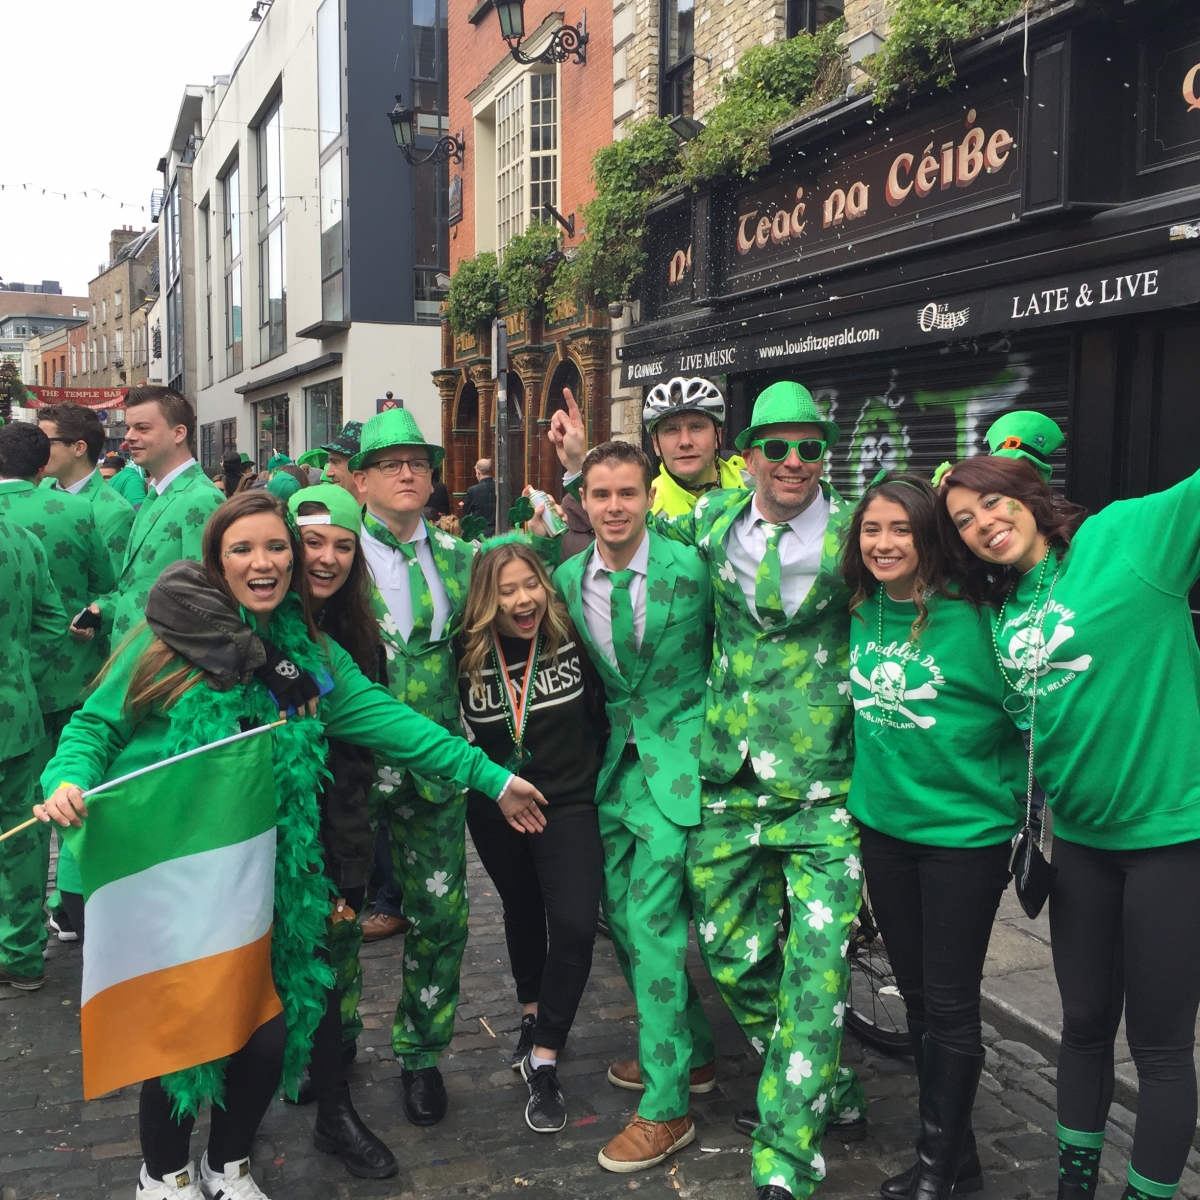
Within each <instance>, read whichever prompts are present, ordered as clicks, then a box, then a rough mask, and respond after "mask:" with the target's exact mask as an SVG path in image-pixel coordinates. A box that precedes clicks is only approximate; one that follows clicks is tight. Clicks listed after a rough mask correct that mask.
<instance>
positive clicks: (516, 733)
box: [492, 629, 542, 774]
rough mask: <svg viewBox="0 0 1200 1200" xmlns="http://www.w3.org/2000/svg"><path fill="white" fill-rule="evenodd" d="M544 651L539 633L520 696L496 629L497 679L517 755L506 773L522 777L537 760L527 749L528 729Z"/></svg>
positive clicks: (493, 654) (494, 659)
mask: <svg viewBox="0 0 1200 1200" xmlns="http://www.w3.org/2000/svg"><path fill="white" fill-rule="evenodd" d="M541 648H542V634H541V630H538V632H537V634H536V635H535V637H534V639H533V641H532V642H531V643H530V646H529V661H528V662H527V663H526V664H525V678H524V679H523V680H522V681H521V693H520V696H519V697H518V695H517V686H516V684H514V683H513V681H512V679H511V678H510V677H509V674H508V664H507V663H506V662H505V661H504V652H503V651H502V650H501V649H500V642H499V640H498V639H497V637H496V631H495V630H494V629H493V630H492V659H493V661H494V662H495V664H496V678H497V679H499V680H500V699H501V704H502V706H503V708H504V718H505V720H506V721H507V722H508V732H509V733H510V734H511V735H512V740H513V752H512V754H510V755H509V756H508V760H507V761H506V762H505V763H504V769H505V770H506V771H512V772H513V774H518V773H519V772H520V770H521V768H522V767H523V766H524V765H525V764H526V763H527V762H529V760H530V759H531V758H532V757H533V755H531V754H530V753H529V751H528V750H526V749H525V726H526V725H527V724H528V723H529V700H530V697H531V696H532V694H533V679H534V676H535V675H536V674H537V661H538V654H539V652H540V651H541Z"/></svg>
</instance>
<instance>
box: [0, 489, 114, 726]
mask: <svg viewBox="0 0 1200 1200" xmlns="http://www.w3.org/2000/svg"><path fill="white" fill-rule="evenodd" d="M0 515H3V516H6V517H8V518H9V519H10V520H12V521H15V522H16V523H17V524H18V525H21V526H22V527H24V528H25V529H27V530H28V531H29V532H30V533H32V534H33V536H34V537H35V538H37V540H38V541H39V542H41V544H42V549H43V550H45V552H46V562H47V565H48V567H49V570H50V577H51V578H52V579H53V580H54V586H55V588H56V589H57V591H58V595H59V598H60V600H61V602H62V606H63V608H64V609H65V610H66V612H67V614H68V616H70V617H74V616H75V614H76V613H78V612H79V610H80V609H82V608H84V607H85V606H86V605H87V604H88V603H90V602H91V600H92V599H93V597H95V596H98V595H103V594H104V593H105V592H108V591H111V590H112V587H113V582H114V580H113V568H112V559H111V558H110V557H109V553H108V547H107V546H106V545H105V544H104V541H103V538H102V537H101V534H100V530H99V529H98V528H97V525H96V522H95V519H94V518H93V516H92V506H91V504H89V503H88V501H87V500H85V499H83V498H82V497H81V496H72V495H71V493H70V492H64V491H59V490H57V489H52V488H40V487H34V486H33V484H32V483H26V482H25V481H24V480H21V479H8V480H5V481H4V482H3V483H0ZM106 649H107V647H106V646H105V645H104V643H103V642H102V641H101V640H100V639H98V638H94V637H93V638H92V640H91V641H87V642H76V641H74V640H72V638H71V637H70V635H69V634H66V633H65V632H64V635H63V637H62V638H60V639H59V642H58V644H57V645H56V646H54V647H52V648H51V647H47V648H46V653H47V659H46V674H45V677H44V679H43V682H42V685H41V687H40V688H39V695H40V697H41V702H42V711H43V712H61V711H62V710H63V709H67V708H74V707H75V706H76V705H78V704H82V703H83V698H84V692H85V690H86V689H87V686H88V684H90V683H91V682H92V680H93V679H94V678H95V677H96V672H97V671H99V670H100V668H101V666H102V665H103V664H104V659H105V657H106Z"/></svg>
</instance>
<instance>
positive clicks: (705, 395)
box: [642, 375, 725, 430]
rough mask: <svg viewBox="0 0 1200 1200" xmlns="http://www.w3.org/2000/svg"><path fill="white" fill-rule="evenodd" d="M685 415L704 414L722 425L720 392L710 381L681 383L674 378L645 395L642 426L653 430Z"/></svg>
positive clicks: (683, 381) (679, 378) (677, 378)
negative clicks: (659, 424)
mask: <svg viewBox="0 0 1200 1200" xmlns="http://www.w3.org/2000/svg"><path fill="white" fill-rule="evenodd" d="M688 412H698V413H704V415H705V416H708V417H712V419H713V420H714V421H716V423H717V424H718V425H724V424H725V397H724V396H722V395H721V389H720V388H719V387H717V385H716V384H715V383H713V381H712V380H711V379H704V378H702V377H700V376H696V377H695V378H692V379H684V378H683V377H682V376H680V375H676V376H675V378H674V379H668V380H667V382H666V383H656V384H655V385H654V386H653V387H652V388H651V389H650V391H649V392H647V393H646V403H645V404H644V406H643V407H642V424H643V425H645V427H646V428H647V429H648V430H653V429H654V427H655V425H657V424H658V423H659V421H661V420H662V419H663V418H664V417H675V416H678V415H679V414H680V413H688Z"/></svg>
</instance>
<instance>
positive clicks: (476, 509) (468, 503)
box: [463, 478, 496, 537]
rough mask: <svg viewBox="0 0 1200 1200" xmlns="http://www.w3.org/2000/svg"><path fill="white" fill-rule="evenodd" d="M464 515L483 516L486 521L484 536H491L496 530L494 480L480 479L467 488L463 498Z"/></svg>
mask: <svg viewBox="0 0 1200 1200" xmlns="http://www.w3.org/2000/svg"><path fill="white" fill-rule="evenodd" d="M463 516H464V517H483V518H484V520H485V521H487V528H486V529H485V530H484V531H483V536H484V537H491V536H492V534H494V533H495V532H496V481H495V480H494V479H490V478H489V479H481V480H480V481H479V482H478V483H475V484H472V485H471V486H470V487H469V488H467V494H466V497H465V499H464V500H463Z"/></svg>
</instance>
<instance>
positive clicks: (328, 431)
mask: <svg viewBox="0 0 1200 1200" xmlns="http://www.w3.org/2000/svg"><path fill="white" fill-rule="evenodd" d="M304 397H305V404H306V407H307V409H308V448H309V449H310V450H314V449H316V447H318V446H323V445H324V444H325V443H326V442H328V441H331V440H332V439H333V437H334V435H335V434H336V433H337V431H338V430H339V429H341V427H342V381H341V380H340V379H327V380H326V381H325V382H324V383H318V384H316V385H314V386H313V387H310V388H305V389H304Z"/></svg>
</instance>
